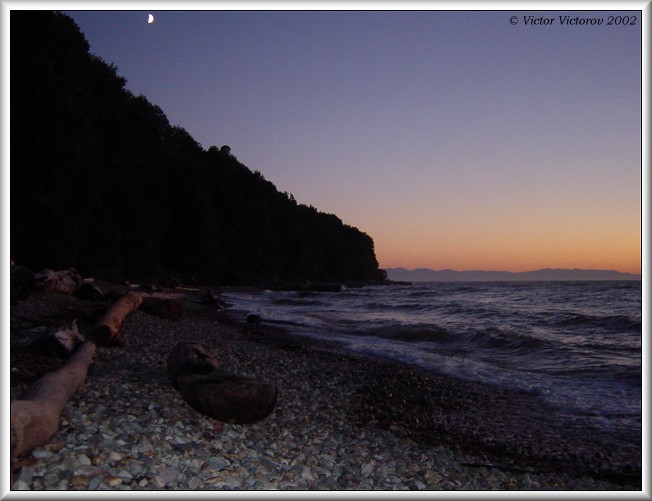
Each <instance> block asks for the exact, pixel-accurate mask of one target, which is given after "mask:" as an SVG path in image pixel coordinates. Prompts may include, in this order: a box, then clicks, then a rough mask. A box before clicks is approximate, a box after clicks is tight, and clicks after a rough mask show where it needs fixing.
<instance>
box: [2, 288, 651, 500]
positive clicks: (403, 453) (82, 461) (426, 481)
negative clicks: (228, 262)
mask: <svg viewBox="0 0 652 501" xmlns="http://www.w3.org/2000/svg"><path fill="white" fill-rule="evenodd" d="M183 305H184V318H182V319H181V320H179V321H172V320H164V319H159V318H156V317H154V316H151V315H148V314H147V313H144V312H142V311H136V312H134V313H132V314H130V315H129V317H128V318H127V319H126V321H125V322H124V324H123V326H122V331H121V334H120V337H121V340H122V345H121V346H114V347H107V348H98V350H97V353H96V355H95V360H94V362H93V364H92V365H91V367H90V368H89V372H88V377H87V381H86V383H85V385H84V386H83V387H82V388H81V389H80V390H78V391H77V393H76V394H75V395H73V396H72V397H71V398H70V399H69V401H68V403H67V404H66V407H65V408H64V411H63V413H62V418H61V424H60V427H59V430H58V431H57V433H56V434H55V435H54V436H53V437H52V438H51V440H50V441H49V442H48V443H46V444H43V445H42V446H40V447H38V448H36V449H35V450H34V451H32V452H31V453H30V454H27V455H25V456H24V457H21V458H18V460H17V461H15V462H14V464H12V476H11V489H13V490H111V491H115V490H311V489H319V490H622V489H625V490H640V489H641V475H640V472H641V463H640V461H641V443H640V437H639V438H638V441H637V440H635V439H633V438H632V437H629V436H627V434H626V432H625V431H624V432H623V436H617V437H613V436H610V437H605V436H602V435H601V434H600V432H599V430H593V429H587V428H586V426H587V423H582V422H568V421H564V420H563V419H562V418H561V417H559V416H557V415H556V414H555V413H553V412H550V411H549V410H548V409H544V408H542V404H541V402H540V401H538V400H537V398H536V396H535V395H529V394H521V393H510V392H507V391H504V390H499V389H497V388H491V387H487V386H483V385H478V384H471V383H465V382H462V381H459V380H456V379H453V378H449V377H443V376H440V375H437V374H428V373H425V372H423V371H419V370H417V369H411V368H408V367H404V366H400V365H396V364H393V363H391V362H386V361H381V360H372V359H366V358H362V357H357V356H351V355H348V354H344V353H341V352H338V350H337V348H336V347H335V346H330V345H328V344H326V343H323V342H317V341H315V340H310V339H307V338H301V337H295V336H292V335H291V334H289V333H283V332H280V331H278V330H273V329H270V328H269V327H266V326H265V325H261V324H245V325H235V324H233V323H231V322H229V321H228V320H225V316H224V314H223V312H219V311H218V310H217V309H215V308H214V307H210V306H199V305H197V304H195V303H192V302H191V301H189V300H186V301H183ZM107 306H108V304H107V303H96V302H90V301H80V300H77V299H75V298H72V297H68V296H44V295H42V294H38V293H35V294H32V296H30V297H29V298H27V299H25V300H21V301H19V302H17V303H15V304H12V306H11V339H12V341H11V345H12V365H11V367H12V371H11V384H10V391H11V395H12V398H16V397H17V396H18V395H19V394H20V392H21V391H22V390H23V389H24V388H25V387H26V386H27V384H28V383H29V382H30V379H31V380H33V379H34V378H35V377H38V376H39V375H41V374H40V372H42V371H44V370H45V369H48V370H51V369H52V368H53V365H54V366H56V363H57V362H56V361H55V362H48V363H47V364H43V363H41V362H42V359H41V358H38V356H37V355H36V352H35V350H34V348H33V346H32V343H33V340H34V339H36V338H37V337H38V335H39V333H42V332H43V326H44V325H45V326H48V325H57V324H58V323H62V322H64V321H67V320H70V319H71V318H77V319H78V320H79V323H80V330H81V331H82V333H83V332H84V329H86V328H87V326H88V325H90V324H92V322H93V321H94V319H95V318H96V317H97V315H98V314H99V313H101V312H102V311H103V310H104V309H105V308H106V307H107ZM180 341H196V342H200V343H201V344H203V345H204V347H206V348H207V349H208V350H210V351H211V352H213V353H215V354H216V355H217V357H218V358H219V359H220V360H221V361H222V363H223V368H224V369H225V370H229V371H231V372H233V373H235V374H238V375H241V376H246V377H251V378H254V379H256V380H259V381H263V382H272V383H275V384H276V385H277V386H278V388H279V396H278V402H277V405H276V408H275V410H274V411H273V412H272V414H271V415H270V416H269V417H268V418H267V419H265V420H263V421H261V422H259V423H256V424H253V425H233V424H226V423H220V422H217V421H215V420H212V419H210V418H208V417H205V416H203V415H201V414H199V413H197V412H196V411H194V410H193V409H192V408H190V407H189V406H188V405H187V404H186V403H185V402H184V401H183V399H182V398H181V396H180V394H179V393H178V392H177V391H176V390H174V388H172V386H171V385H170V383H169V379H168V376H167V373H166V359H167V356H168V354H169V353H170V351H171V350H172V348H173V347H174V346H175V345H176V343H178V342H180ZM48 364H49V365H48ZM55 368H56V367H55ZM39 371H40V372H39Z"/></svg>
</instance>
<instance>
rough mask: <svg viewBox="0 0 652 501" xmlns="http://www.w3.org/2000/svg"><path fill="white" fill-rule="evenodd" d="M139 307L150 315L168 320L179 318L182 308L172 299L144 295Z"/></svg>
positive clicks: (181, 314)
mask: <svg viewBox="0 0 652 501" xmlns="http://www.w3.org/2000/svg"><path fill="white" fill-rule="evenodd" d="M140 309H141V310H142V311H144V312H146V313H149V314H150V315H154V316H156V317H159V318H166V319H169V320H179V319H180V318H181V317H182V316H183V308H182V307H181V304H179V302H178V301H175V300H173V299H160V298H157V297H144V298H143V302H142V304H141V305H140Z"/></svg>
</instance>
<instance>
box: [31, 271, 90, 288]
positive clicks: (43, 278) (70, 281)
mask: <svg viewBox="0 0 652 501" xmlns="http://www.w3.org/2000/svg"><path fill="white" fill-rule="evenodd" d="M35 278H36V283H37V285H38V286H39V287H41V288H42V290H43V292H46V293H49V294H73V293H74V292H75V291H77V289H79V287H80V286H81V284H82V278H81V276H80V275H79V273H77V271H76V270H75V269H74V268H70V269H68V270H60V271H54V270H50V269H45V270H43V271H42V272H40V273H37V274H36V277H35Z"/></svg>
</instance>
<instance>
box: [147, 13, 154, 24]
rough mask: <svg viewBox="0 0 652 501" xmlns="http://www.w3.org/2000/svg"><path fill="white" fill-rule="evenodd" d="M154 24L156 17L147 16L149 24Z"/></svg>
mask: <svg viewBox="0 0 652 501" xmlns="http://www.w3.org/2000/svg"><path fill="white" fill-rule="evenodd" d="M153 22H154V16H152V15H151V14H150V15H149V16H147V24H152V23H153Z"/></svg>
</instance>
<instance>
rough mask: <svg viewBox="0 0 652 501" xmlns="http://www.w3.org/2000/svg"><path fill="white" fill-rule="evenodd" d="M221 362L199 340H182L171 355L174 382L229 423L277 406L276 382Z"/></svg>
mask: <svg viewBox="0 0 652 501" xmlns="http://www.w3.org/2000/svg"><path fill="white" fill-rule="evenodd" d="M219 366H220V362H219V361H218V360H217V358H216V357H215V356H214V355H213V354H212V353H210V352H209V351H208V350H206V349H205V348H203V347H202V346H201V345H199V344H197V343H179V344H177V346H175V348H174V349H173V350H172V352H171V353H170V356H169V357H168V373H169V375H170V379H171V380H172V384H173V386H174V387H175V388H176V389H177V390H178V391H179V393H181V396H182V397H183V399H184V400H185V401H186V402H187V403H188V405H190V407H192V408H193V409H195V410H196V411H198V412H200V413H202V414H204V415H206V416H209V417H212V418H214V419H218V420H220V421H224V422H227V423H236V424H250V423H255V422H257V421H260V420H262V419H265V418H266V417H267V416H269V415H270V413H271V412H272V411H273V410H274V406H275V405H276V397H277V393H278V390H277V388H276V385H274V384H269V383H261V382H258V381H255V380H253V379H249V378H244V377H240V376H237V375H234V374H231V373H229V372H226V371H224V370H221V369H219Z"/></svg>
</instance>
